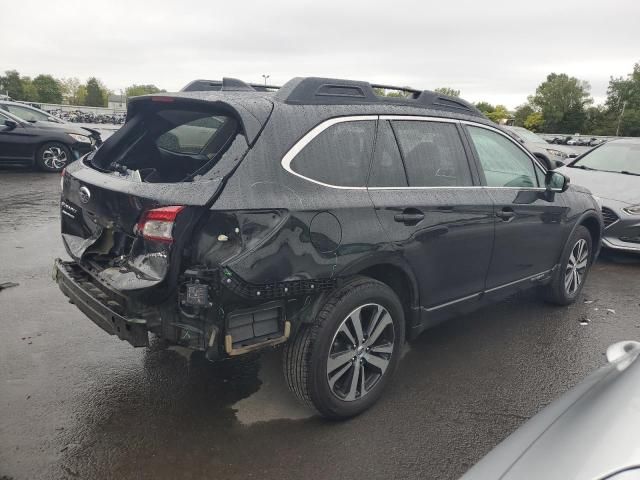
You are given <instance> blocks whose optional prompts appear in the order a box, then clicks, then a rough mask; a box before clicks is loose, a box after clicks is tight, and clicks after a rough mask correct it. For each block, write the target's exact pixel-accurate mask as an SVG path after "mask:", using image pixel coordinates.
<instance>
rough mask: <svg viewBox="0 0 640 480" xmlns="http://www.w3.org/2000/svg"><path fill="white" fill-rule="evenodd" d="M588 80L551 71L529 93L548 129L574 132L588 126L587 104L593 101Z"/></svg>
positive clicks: (530, 99) (548, 130)
mask: <svg viewBox="0 0 640 480" xmlns="http://www.w3.org/2000/svg"><path fill="white" fill-rule="evenodd" d="M589 90H590V86H589V84H588V83H587V82H584V81H581V80H578V79H577V78H575V77H569V76H568V75H567V74H565V73H560V74H557V73H551V74H549V75H548V76H547V79H546V80H545V81H544V82H542V83H541V84H540V85H539V86H538V88H537V89H536V93H535V95H532V96H531V97H529V103H531V104H532V105H533V106H534V107H537V108H538V109H539V110H540V112H541V113H542V117H543V119H544V127H543V128H544V131H546V132H552V133H573V132H579V131H581V130H583V129H584V126H585V122H586V112H585V110H586V107H587V106H588V105H590V104H592V103H593V99H592V98H591V95H590V94H589Z"/></svg>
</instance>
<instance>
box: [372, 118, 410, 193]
mask: <svg viewBox="0 0 640 480" xmlns="http://www.w3.org/2000/svg"><path fill="white" fill-rule="evenodd" d="M369 186H370V187H406V186H407V176H406V175H405V172H404V167H403V166H402V158H401V157H400V150H398V144H397V142H396V138H395V136H394V135H393V130H391V125H389V122H388V121H387V120H384V121H381V122H380V123H379V126H378V135H377V137H376V150H375V153H374V155H373V165H371V175H370V176H369Z"/></svg>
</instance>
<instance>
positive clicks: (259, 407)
mask: <svg viewBox="0 0 640 480" xmlns="http://www.w3.org/2000/svg"><path fill="white" fill-rule="evenodd" d="M281 354H282V352H281V351H280V350H278V351H272V352H267V353H265V354H264V355H262V358H261V360H262V362H261V366H260V371H259V373H258V379H259V380H260V381H261V382H262V385H260V387H259V388H258V391H257V392H255V393H253V394H252V395H249V396H248V397H247V398H244V399H242V400H240V401H238V402H236V403H235V404H233V405H232V406H231V408H233V409H234V410H235V411H236V418H237V419H238V421H239V422H240V423H242V424H243V425H252V424H254V423H257V422H268V421H271V420H283V419H285V420H302V419H305V418H310V417H312V416H314V415H315V412H314V411H313V410H311V409H310V408H306V407H305V406H304V405H302V404H301V403H300V402H298V400H297V399H296V398H295V397H294V396H293V394H292V393H291V392H290V391H289V388H288V387H287V384H286V382H285V379H284V375H283V373H282V358H281Z"/></svg>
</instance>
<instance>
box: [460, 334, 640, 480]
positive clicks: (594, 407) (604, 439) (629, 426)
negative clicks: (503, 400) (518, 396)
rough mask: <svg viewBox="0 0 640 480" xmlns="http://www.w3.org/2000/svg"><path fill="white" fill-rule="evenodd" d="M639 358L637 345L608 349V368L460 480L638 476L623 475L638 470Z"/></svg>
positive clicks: (619, 478) (584, 479)
mask: <svg viewBox="0 0 640 480" xmlns="http://www.w3.org/2000/svg"><path fill="white" fill-rule="evenodd" d="M638 356H640V343H638V342H620V343H617V344H615V345H612V346H611V347H610V348H609V350H607V357H608V359H609V361H610V364H609V365H607V366H605V367H602V368H601V369H599V370H597V371H596V372H595V373H593V374H591V375H590V376H589V377H587V379H586V380H584V381H583V382H582V383H580V384H579V385H578V386H576V387H575V388H573V389H572V390H570V391H569V392H567V393H566V394H565V395H563V396H562V397H560V398H559V399H558V400H556V401H554V402H553V403H551V404H550V405H549V406H548V407H546V408H545V409H544V410H542V411H541V412H540V413H538V414H537V415H536V416H534V417H533V418H532V419H531V420H529V421H528V422H527V423H525V424H524V425H523V426H522V427H520V428H519V429H518V430H516V431H515V432H514V433H513V434H511V435H510V436H509V437H508V438H507V439H506V440H504V441H503V442H502V443H501V444H499V445H498V446H497V447H496V448H495V449H494V450H492V451H491V452H490V453H489V454H488V455H487V456H486V457H484V458H483V459H482V460H480V462H479V463H478V464H476V465H475V466H474V467H473V468H472V469H471V470H469V472H467V473H466V474H465V475H464V476H463V477H462V479H461V480H529V479H531V480H542V479H544V480H602V479H608V478H611V479H612V480H622V479H625V480H626V479H628V478H640V475H638V476H637V477H634V476H633V475H634V474H639V473H640V471H638V470H634V471H633V473H632V472H631V471H628V470H631V469H634V467H636V468H637V467H640V361H639V360H638ZM625 470H627V471H628V472H627V473H626V474H623V472H624V471H625ZM618 472H619V473H620V476H618V475H614V474H615V473H618ZM612 475H613V476H612ZM625 475H627V476H625ZM628 475H631V476H628Z"/></svg>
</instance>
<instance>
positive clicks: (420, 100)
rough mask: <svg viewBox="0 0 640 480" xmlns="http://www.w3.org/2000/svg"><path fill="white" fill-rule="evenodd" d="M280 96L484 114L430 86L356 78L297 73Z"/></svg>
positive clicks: (305, 100) (291, 99) (317, 101)
mask: <svg viewBox="0 0 640 480" xmlns="http://www.w3.org/2000/svg"><path fill="white" fill-rule="evenodd" d="M374 88H381V89H385V90H399V91H403V92H407V93H409V95H407V96H402V97H384V96H380V95H377V94H376V92H375V90H374ZM276 98H277V99H279V100H281V101H283V102H285V103H288V104H293V105H349V104H376V103H377V104H389V105H406V106H412V107H418V108H430V109H434V110H447V111H450V112H457V113H465V114H467V115H473V116H480V117H483V116H484V115H483V114H482V112H480V111H479V110H478V109H477V108H476V107H474V106H473V105H471V104H470V103H469V102H466V101H464V100H462V99H461V98H457V97H451V96H448V95H442V94H439V93H436V92H432V91H429V90H415V89H413V88H407V87H393V86H389V85H377V84H370V83H368V82H362V81H356V80H338V79H333V78H318V77H297V78H294V79H292V80H290V81H288V82H287V83H286V84H285V85H283V86H282V88H280V90H278V93H276Z"/></svg>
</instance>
